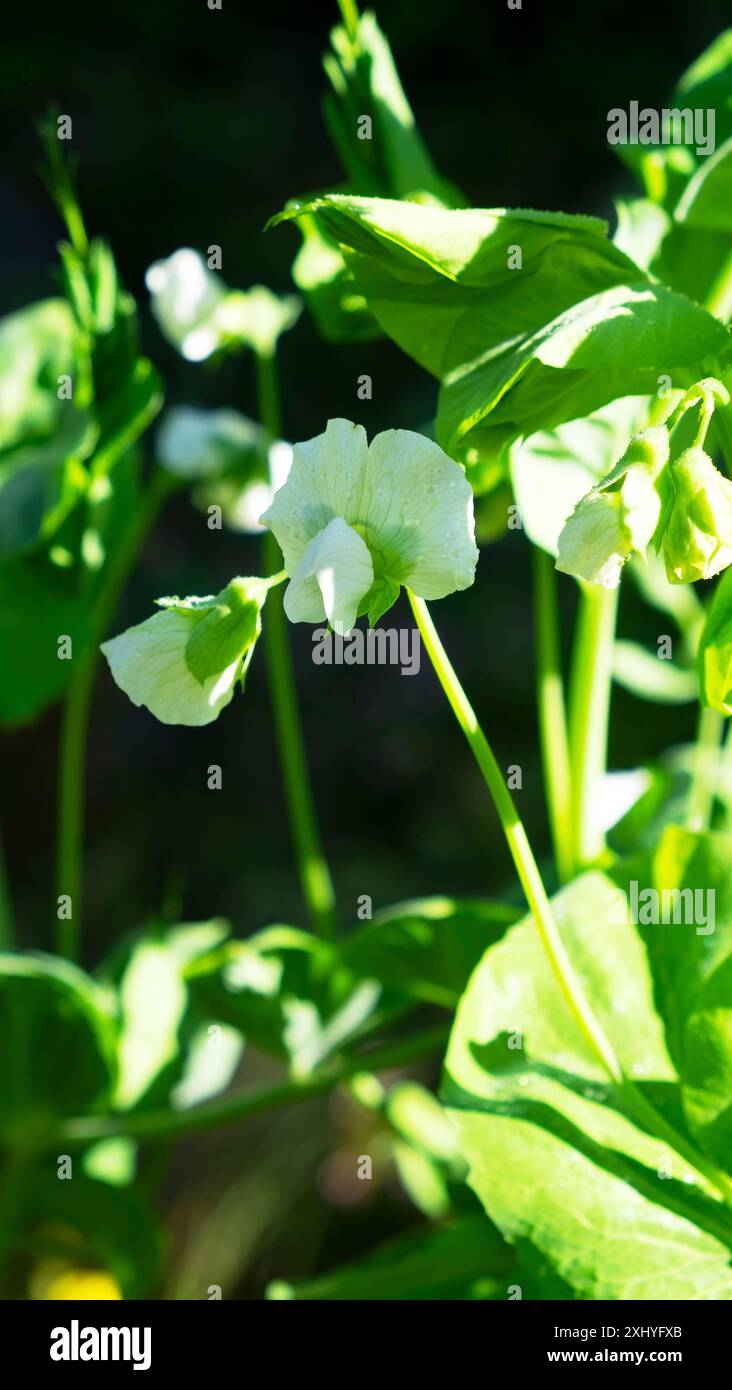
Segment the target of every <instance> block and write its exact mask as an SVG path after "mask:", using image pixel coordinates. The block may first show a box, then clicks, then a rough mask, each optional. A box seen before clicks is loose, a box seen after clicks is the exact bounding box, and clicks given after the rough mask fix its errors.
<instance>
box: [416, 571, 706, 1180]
mask: <svg viewBox="0 0 732 1390" xmlns="http://www.w3.org/2000/svg"><path fill="white" fill-rule="evenodd" d="M407 592H408V594H409V602H410V603H411V605H412V611H413V613H414V616H415V618H416V620H417V625H418V627H419V630H420V633H421V635H422V640H423V642H424V644H425V647H426V649H427V654H428V656H429V658H430V661H431V662H432V665H433V666H434V669H435V672H436V674H437V677H438V679H439V681H440V683H441V685H442V688H443V690H444V692H445V694H446V696H447V698H448V700H449V702H450V705H451V707H452V710H453V712H454V714H455V717H456V718H457V721H458V724H459V725H460V727H461V729H462V731H463V733H464V734H465V737H466V739H467V741H468V743H469V744H470V748H471V751H472V753H473V755H474V757H475V760H476V762H477V764H478V767H479V768H480V771H481V773H482V774H483V778H484V781H485V783H486V786H487V787H488V790H489V792H490V794H491V797H492V798H493V803H494V805H495V808H496V810H497V812H498V815H499V818H500V821H501V825H502V827H503V833H504V835H505V836H506V840H507V842H508V847H509V849H510V851H511V855H512V857H513V861H514V864H515V865H516V871H517V873H518V876H519V879H520V881H521V886H522V888H523V890H524V893H525V895H526V901H527V902H528V905H529V910H530V912H531V915H532V917H533V919H534V924H535V926H536V928H537V930H538V932H539V937H540V939H541V942H542V945H543V946H544V950H545V951H546V954H547V957H548V959H549V962H550V965H551V967H552V969H553V971H554V975H555V978H556V980H557V984H558V985H559V988H560V990H561V992H562V994H563V996H564V999H565V1000H566V1003H567V1004H568V1006H569V1008H570V1010H571V1013H572V1015H573V1017H574V1019H575V1022H576V1024H577V1026H578V1028H579V1029H580V1031H581V1033H582V1036H583V1037H584V1038H585V1041H586V1042H587V1043H588V1045H589V1046H590V1048H591V1050H592V1052H593V1053H594V1054H595V1056H596V1057H597V1059H598V1060H599V1061H600V1063H601V1065H602V1066H603V1068H604V1070H605V1071H606V1072H607V1074H608V1076H609V1078H610V1080H611V1081H612V1082H613V1084H614V1086H615V1087H616V1090H617V1095H618V1099H619V1101H620V1103H621V1105H623V1106H624V1107H625V1109H626V1110H627V1112H628V1113H629V1114H630V1115H631V1116H632V1117H633V1118H634V1119H635V1120H636V1121H637V1122H638V1123H639V1124H640V1125H642V1126H643V1127H644V1128H645V1129H647V1130H648V1131H649V1132H650V1133H652V1134H655V1136H656V1137H657V1138H660V1139H662V1140H663V1141H664V1142H665V1143H668V1144H669V1145H670V1146H671V1147H672V1148H675V1149H676V1151H677V1153H679V1154H681V1155H682V1157H684V1158H685V1159H686V1161H687V1162H688V1163H689V1164H690V1165H691V1166H692V1167H693V1168H695V1169H696V1171H697V1172H698V1173H701V1174H702V1175H703V1176H704V1177H705V1178H706V1179H707V1180H708V1181H709V1182H710V1183H711V1184H712V1185H713V1186H714V1187H715V1188H716V1190H717V1191H718V1192H719V1194H720V1195H721V1196H722V1197H723V1198H724V1200H725V1202H726V1203H727V1204H728V1205H730V1206H732V1179H730V1178H729V1177H728V1176H727V1174H726V1173H723V1172H722V1171H721V1169H719V1168H717V1166H716V1164H714V1163H712V1162H711V1161H710V1160H709V1159H707V1158H705V1156H704V1155H703V1154H700V1153H698V1152H697V1151H696V1149H695V1148H694V1146H693V1145H692V1144H690V1143H689V1142H688V1141H687V1140H686V1139H685V1138H684V1137H683V1135H680V1134H678V1133H677V1132H676V1130H674V1129H673V1128H672V1126H671V1125H670V1124H669V1123H668V1122H667V1121H666V1120H665V1119H664V1118H663V1116H662V1115H659V1114H658V1112H657V1111H656V1110H655V1109H654V1107H653V1106H652V1105H651V1104H650V1102H649V1101H647V1100H646V1098H645V1096H644V1095H643V1093H642V1092H641V1091H640V1090H639V1089H638V1087H637V1086H636V1085H635V1084H634V1083H633V1082H632V1081H630V1080H628V1078H627V1077H626V1076H625V1074H624V1073H623V1070H622V1068H621V1066H620V1063H619V1061H618V1059H617V1057H616V1055H615V1050H614V1048H613V1046H612V1043H611V1042H610V1040H609V1038H608V1037H607V1035H606V1034H605V1031H604V1029H603V1028H602V1025H601V1024H600V1022H599V1020H598V1019H597V1018H596V1017H595V1014H594V1011H593V1009H592V1007H591V1005H590V1003H589V1001H588V999H587V998H586V996H585V993H584V991H583V989H582V986H581V984H580V982H579V980H578V979H577V976H576V974H575V971H574V967H573V965H572V962H571V961H570V959H569V956H568V954H567V951H566V949H565V947H564V943H563V942H562V939H561V937H560V935H559V932H558V929H557V926H556V923H555V921H554V916H553V913H552V908H551V904H550V902H549V899H548V898H547V895H546V891H545V889H544V885H543V883H542V880H541V875H540V873H539V870H538V867H537V864H536V860H535V859H534V855H533V853H532V850H531V846H530V844H529V841H528V838H527V836H526V832H525V830H524V827H523V825H522V824H521V820H520V819H519V815H518V812H517V810H516V807H515V805H514V801H513V797H512V796H511V793H510V792H509V790H508V787H507V786H506V783H505V781H504V779H503V776H502V774H501V770H500V768H499V766H498V763H497V762H496V759H495V757H494V755H493V752H492V750H491V747H490V745H489V743H488V740H487V739H486V737H485V734H484V733H483V730H482V729H481V727H480V725H479V723H478V720H477V718H476V715H475V711H474V710H473V707H472V705H471V704H470V701H469V700H468V698H467V696H466V694H465V692H464V690H463V688H462V686H461V684H460V681H459V680H458V677H457V675H456V674H455V671H454V669H453V667H452V666H451V664H450V661H449V659H448V657H447V654H446V652H445V649H444V647H443V646H442V643H441V642H440V639H439V637H438V635H437V631H436V629H435V626H434V623H433V622H432V619H431V617H430V615H429V612H428V609H427V605H426V603H425V602H424V599H421V598H417V597H416V595H415V594H413V593H411V591H410V590H407Z"/></svg>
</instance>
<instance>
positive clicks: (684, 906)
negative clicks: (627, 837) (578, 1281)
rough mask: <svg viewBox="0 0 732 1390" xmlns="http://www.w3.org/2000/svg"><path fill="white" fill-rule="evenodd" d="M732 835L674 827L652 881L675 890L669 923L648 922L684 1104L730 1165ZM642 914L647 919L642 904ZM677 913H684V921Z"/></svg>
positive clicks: (660, 889)
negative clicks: (731, 870) (696, 832)
mask: <svg viewBox="0 0 732 1390" xmlns="http://www.w3.org/2000/svg"><path fill="white" fill-rule="evenodd" d="M731 860H732V836H729V835H723V834H719V833H714V832H707V833H705V834H694V833H692V832H691V831H685V830H680V829H677V828H670V829H668V830H667V831H666V832H665V834H664V836H663V838H662V840H661V843H660V845H659V847H658V850H657V853H656V855H655V856H654V859H653V865H652V886H653V888H654V889H655V891H656V893H657V894H659V895H661V899H660V901H661V906H662V907H663V896H662V895H663V894H664V893H665V894H667V895H669V897H668V900H667V901H668V905H667V916H668V917H670V919H671V925H668V926H665V927H664V926H661V927H658V926H648V927H647V928H645V934H646V937H647V940H648V943H649V958H650V961H651V965H652V968H653V972H654V978H655V981H656V990H657V994H658V997H659V999H660V1000H661V1006H662V1008H663V1011H664V1015H665V1018H666V1021H667V1035H668V1038H669V1045H670V1047H671V1051H672V1054H673V1056H674V1059H675V1061H676V1064H677V1068H678V1071H679V1075H680V1077H681V1081H682V1095H683V1101H684V1110H685V1113H686V1115H687V1118H688V1121H689V1123H690V1125H691V1126H692V1128H693V1130H694V1131H695V1132H696V1134H697V1135H698V1138H699V1140H700V1142H701V1143H702V1144H703V1146H704V1147H705V1148H706V1149H707V1150H708V1151H709V1152H710V1153H711V1154H712V1155H713V1156H714V1157H715V1158H716V1159H717V1161H718V1162H720V1163H722V1164H723V1166H724V1167H726V1168H727V1169H728V1170H729V1169H730V1167H732V874H730V862H731ZM639 918H640V920H641V923H642V922H643V913H642V910H640V911H639ZM679 919H681V920H680V921H679Z"/></svg>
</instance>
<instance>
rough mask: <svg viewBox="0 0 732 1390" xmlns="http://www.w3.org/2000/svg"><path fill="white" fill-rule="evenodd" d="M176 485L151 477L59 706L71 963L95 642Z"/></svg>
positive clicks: (79, 893) (59, 867) (62, 951)
mask: <svg viewBox="0 0 732 1390" xmlns="http://www.w3.org/2000/svg"><path fill="white" fill-rule="evenodd" d="M176 486H177V484H176V483H175V481H174V480H173V479H172V478H170V477H169V476H168V475H167V474H165V473H163V472H162V470H160V469H158V470H156V471H155V473H154V474H153V476H152V479H151V481H150V484H149V486H148V489H147V492H146V493H145V495H144V497H143V499H142V501H141V502H140V504H139V505H138V506H137V508H136V509H135V511H134V513H133V515H132V517H131V519H130V522H129V525H128V527H127V530H126V532H125V534H124V536H123V537H122V539H121V541H120V543H119V545H118V546H117V548H116V550H115V551H114V553H113V554H112V557H111V559H110V561H109V565H108V567H107V570H106V572H105V575H104V578H103V580H102V584H101V587H100V590H99V593H98V596H97V600H96V603H95V605H94V611H93V613H92V620H91V632H90V640H89V645H88V647H87V648H86V649H85V651H84V653H83V655H82V656H81V657H80V658H79V660H78V663H77V665H76V669H75V671H74V675H73V676H72V679H71V684H70V685H69V688H68V691H67V694H66V699H65V702H64V709H63V716H62V724H61V745H60V751H59V770H58V832H57V833H58V842H57V849H56V891H57V894H58V895H59V896H62V895H63V896H68V897H69V898H70V899H71V917H70V918H68V919H66V918H64V919H58V925H57V935H56V949H57V951H58V954H59V955H62V956H67V957H68V958H69V959H70V960H77V959H78V956H79V945H80V939H81V920H82V905H83V904H82V897H83V841H84V805H85V781H86V739H87V727H88V723H89V711H90V708H91V701H92V695H93V692H94V680H95V677H96V673H97V667H98V664H99V643H100V641H101V640H102V638H103V637H104V635H105V633H106V631H107V628H108V626H109V624H110V622H111V620H112V617H113V616H114V611H115V609H116V607H117V604H118V602H119V598H120V594H121V592H122V589H123V588H124V585H125V582H126V580H127V577H128V575H129V573H130V570H131V569H132V566H133V565H134V563H135V560H136V558H137V556H138V554H139V552H140V550H141V548H142V545H143V542H144V541H145V538H146V536H147V534H148V532H149V531H150V529H151V527H152V525H153V522H154V521H155V518H156V516H157V514H158V512H159V510H160V507H161V505H162V503H163V500H164V499H165V497H166V496H167V495H168V493H169V492H171V491H172V490H173V488H175V487H176Z"/></svg>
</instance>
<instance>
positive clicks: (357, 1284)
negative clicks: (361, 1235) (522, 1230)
mask: <svg viewBox="0 0 732 1390" xmlns="http://www.w3.org/2000/svg"><path fill="white" fill-rule="evenodd" d="M512 1266H513V1261H512V1258H511V1252H510V1251H509V1250H508V1248H507V1247H506V1246H505V1245H504V1244H503V1242H502V1241H501V1240H500V1238H499V1237H498V1236H497V1233H496V1232H495V1231H494V1230H492V1229H491V1227H490V1226H489V1225H488V1222H487V1221H486V1220H485V1219H484V1218H483V1217H478V1216H472V1215H471V1216H463V1217H460V1218H459V1219H458V1220H456V1221H453V1222H450V1223H449V1224H445V1225H443V1226H438V1227H433V1228H431V1229H430V1228H427V1230H425V1231H418V1232H416V1233H414V1234H411V1233H410V1234H409V1235H406V1236H401V1237H399V1238H398V1239H396V1240H393V1241H391V1242H390V1243H389V1244H388V1245H385V1246H383V1247H382V1248H381V1249H379V1250H375V1251H372V1252H371V1253H370V1254H368V1255H367V1256H366V1257H365V1258H364V1259H362V1260H360V1261H359V1262H358V1263H357V1264H354V1265H350V1266H346V1267H345V1268H343V1269H339V1270H335V1271H334V1272H333V1273H332V1274H326V1275H324V1276H323V1277H322V1278H321V1279H316V1280H314V1281H313V1282H312V1283H310V1284H302V1285H297V1284H295V1285H292V1284H286V1283H283V1282H277V1283H274V1284H271V1285H270V1287H269V1289H268V1291H267V1297H268V1298H270V1299H277V1300H282V1299H309V1300H313V1299H317V1300H328V1299H342V1300H377V1299H379V1300H387V1299H505V1298H507V1297H508V1296H509V1287H510V1286H511V1285H512V1284H514V1283H515V1277H514V1270H513V1267H512Z"/></svg>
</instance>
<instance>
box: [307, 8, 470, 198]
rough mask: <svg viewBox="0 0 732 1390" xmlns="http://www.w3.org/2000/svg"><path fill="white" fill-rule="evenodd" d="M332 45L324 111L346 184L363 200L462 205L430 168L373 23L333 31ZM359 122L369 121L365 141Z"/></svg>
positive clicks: (369, 19) (361, 21)
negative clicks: (422, 198) (425, 198)
mask: <svg viewBox="0 0 732 1390" xmlns="http://www.w3.org/2000/svg"><path fill="white" fill-rule="evenodd" d="M330 38H331V51H330V52H329V53H326V55H325V57H324V59H323V67H324V68H325V74H326V77H327V79H328V83H329V91H327V92H326V95H325V99H324V102H323V109H324V113H325V119H326V124H327V126H328V129H329V131H330V135H331V138H332V140H333V144H334V145H335V147H336V149H337V151H338V154H339V156H340V160H341V163H342V165H343V168H344V170H345V173H346V176H347V178H348V181H349V183H350V184H351V185H352V186H353V187H354V188H356V189H358V191H359V193H362V194H365V195H368V196H376V197H379V196H380V197H387V198H388V197H394V198H408V197H410V196H414V195H419V194H429V195H431V197H432V198H434V199H437V200H438V201H439V202H441V203H444V204H445V205H446V206H450V205H454V204H455V202H456V201H457V202H461V201H462V198H461V195H460V194H459V193H458V192H457V189H455V188H454V187H453V185H452V184H450V183H448V182H447V180H445V179H443V178H442V177H441V176H440V174H439V173H438V172H437V169H436V168H435V165H434V163H433V161H432V158H431V156H430V154H429V151H428V149H427V146H426V144H425V142H424V140H423V138H422V136H421V134H420V132H419V129H418V127H417V124H416V121H415V119H414V114H413V112H412V109H411V107H410V105H409V102H408V100H407V97H406V94H405V92H404V88H403V87H402V84H401V81H400V78H399V73H398V72H397V68H396V64H395V62H394V58H393V55H392V52H391V48H390V46H389V41H388V39H387V38H386V35H385V34H384V33H383V31H382V30H381V29H380V28H379V25H378V22H377V20H376V16H375V15H374V14H372V13H371V12H370V11H369V12H367V13H366V14H364V15H361V16H359V17H358V18H357V20H356V22H355V23H354V24H353V25H337V26H336V28H334V29H332V30H331V36H330ZM364 117H367V118H368V120H369V121H370V122H371V129H370V131H368V136H366V132H365V131H363V132H362V131H361V129H360V126H362V125H363V120H364Z"/></svg>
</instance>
